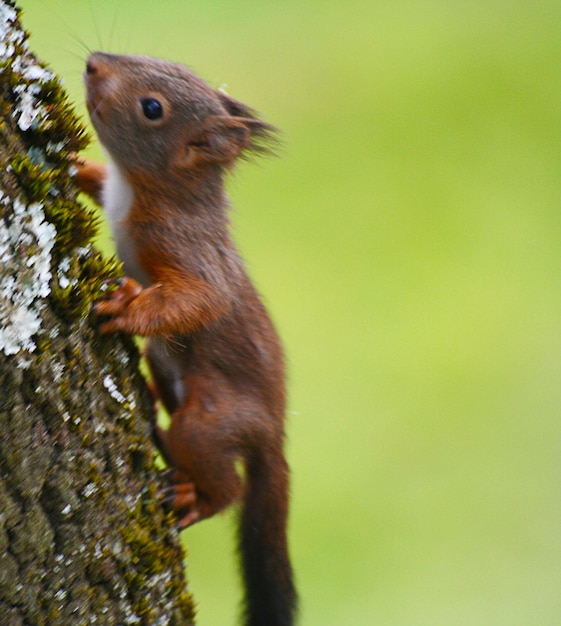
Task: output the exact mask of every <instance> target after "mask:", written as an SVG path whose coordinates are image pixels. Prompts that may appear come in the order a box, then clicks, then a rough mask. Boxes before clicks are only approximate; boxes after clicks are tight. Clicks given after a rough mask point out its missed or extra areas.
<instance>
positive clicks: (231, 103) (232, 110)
mask: <svg viewBox="0 0 561 626" xmlns="http://www.w3.org/2000/svg"><path fill="white" fill-rule="evenodd" d="M216 94H217V95H218V97H219V99H220V101H221V103H222V106H223V107H224V108H225V109H226V111H228V113H229V114H230V115H231V116H232V117H238V118H242V119H243V120H244V122H245V123H246V125H247V127H248V128H249V130H250V133H251V144H250V145H249V146H248V147H247V148H246V149H245V150H244V152H243V153H242V157H247V156H249V155H250V154H258V155H276V153H277V150H278V147H279V139H278V130H277V129H276V128H275V127H274V126H271V125H270V124H267V123H266V122H263V121H262V120H260V119H259V116H258V114H257V112H256V111H255V110H254V109H252V108H251V107H249V106H247V104H244V103H243V102H240V101H239V100H235V99H234V98H232V97H230V96H229V95H228V94H226V93H224V92H223V91H219V90H217V91H216Z"/></svg>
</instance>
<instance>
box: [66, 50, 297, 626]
mask: <svg viewBox="0 0 561 626" xmlns="http://www.w3.org/2000/svg"><path fill="white" fill-rule="evenodd" d="M84 81H85V85H86V92H87V108H88V112H89V114H90V118H91V121H92V124H93V126H94V128H95V130H96V132H97V135H98V137H99V140H100V142H101V144H102V145H103V147H104V148H105V151H106V153H107V157H108V165H107V167H104V166H102V165H98V164H94V163H90V162H88V161H79V162H78V172H77V174H76V179H77V183H78V185H79V186H80V187H81V188H82V190H83V191H85V192H86V193H88V194H89V195H90V196H92V197H93V198H94V199H95V200H96V201H97V202H99V203H101V204H102V205H103V206H104V209H105V212H106V214H107V217H108V220H109V222H110V225H111V227H112V231H113V235H114V238H115V241H116V244H117V252H118V256H119V257H120V259H121V260H122V261H123V264H124V270H125V274H126V278H124V279H123V280H122V281H121V283H120V285H119V287H118V288H117V289H116V290H115V291H113V292H112V293H111V294H110V295H108V296H107V297H106V299H104V300H101V301H100V302H98V303H97V304H96V305H95V311H96V313H97V314H98V315H100V316H103V320H104V321H103V323H102V325H101V331H102V332H103V333H110V332H114V331H123V332H125V333H130V334H134V335H142V336H144V337H148V338H149V339H148V343H147V359H148V363H149V366H150V370H151V374H152V377H153V381H154V384H155V387H156V392H157V395H158V397H159V399H160V401H161V402H162V403H163V405H164V407H165V408H166V409H167V411H168V412H169V414H170V416H171V424H170V426H169V429H168V430H162V429H160V428H158V427H156V440H157V443H158V445H159V447H160V450H161V452H162V455H163V457H164V459H165V460H166V462H167V463H168V465H169V466H170V468H172V470H173V474H172V484H171V487H170V490H171V496H172V497H171V500H172V506H173V508H174V510H175V511H177V514H178V520H179V521H178V524H179V527H180V528H186V527H187V526H190V525H191V524H193V523H195V522H197V521H199V520H202V519H205V518H208V517H211V516H212V515H214V514H216V513H218V512H220V511H222V510H223V509H225V508H226V507H228V506H229V505H231V504H233V503H235V502H236V501H238V500H241V503H242V507H241V509H242V510H241V520H240V530H239V547H240V553H241V560H242V571H243V577H244V582H245V611H244V615H245V624H246V625H247V626H290V625H291V624H293V623H294V619H295V612H296V591H295V587H294V583H293V575H292V568H291V565H290V559H289V554H288V547H287V528H286V527H287V515H288V499H289V472H288V466H287V463H286V460H285V456H284V453H283V443H284V438H285V434H284V417H285V383H284V362H283V354H282V349H281V345H280V342H279V339H278V336H277V333H276V331H275V329H274V326H273V324H272V322H271V320H270V318H269V316H268V314H267V312H266V310H265V308H264V306H263V304H262V303H261V300H260V298H259V296H258V294H257V292H256V290H255V288H254V286H253V285H252V283H251V281H250V279H249V277H248V275H247V273H246V271H245V269H244V266H243V263H242V261H241V260H240V257H239V255H238V253H237V251H236V248H235V246H234V244H233V242H232V239H231V236H230V233H229V221H228V216H227V208H228V202H227V198H226V196H225V193H224V177H225V174H226V172H227V171H228V169H229V168H231V166H232V165H233V164H234V162H235V161H236V160H237V159H238V158H239V157H243V156H244V155H246V154H249V153H251V152H255V151H257V152H259V151H264V150H266V145H267V140H268V139H270V138H271V137H272V136H273V133H274V129H273V128H272V127H271V126H269V125H268V124H266V123H265V122H263V121H261V120H259V119H258V118H257V116H256V114H255V112H254V111H253V110H252V109H250V108H249V107H247V106H246V105H244V104H242V103H240V102H238V101H236V100H234V99H233V98H230V97H229V96H228V95H226V94H224V93H222V92H221V91H218V90H215V89H212V88H211V87H209V86H208V85H207V84H206V83H205V82H204V81H203V80H201V79H200V78H198V77H197V76H195V75H194V74H193V73H192V72H191V71H190V70H188V69H187V68H186V67H183V66H181V65H177V64H174V63H169V62H167V61H161V60H157V59H152V58H148V57H137V56H121V55H112V54H105V53H101V52H96V53H93V54H92V55H90V57H89V58H88V60H87V65H86V71H85V73H84ZM239 461H241V465H242V468H243V471H242V472H241V474H243V478H242V476H241V475H240V473H239V472H238V469H237V466H238V462H239Z"/></svg>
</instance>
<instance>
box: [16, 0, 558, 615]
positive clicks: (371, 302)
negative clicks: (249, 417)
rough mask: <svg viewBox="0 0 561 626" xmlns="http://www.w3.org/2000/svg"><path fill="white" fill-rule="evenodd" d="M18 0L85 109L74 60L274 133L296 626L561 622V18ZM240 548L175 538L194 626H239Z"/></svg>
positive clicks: (243, 203)
mask: <svg viewBox="0 0 561 626" xmlns="http://www.w3.org/2000/svg"><path fill="white" fill-rule="evenodd" d="M21 5H22V6H23V8H24V10H25V17H24V23H25V25H26V26H27V28H28V30H30V31H31V33H32V40H31V42H32V47H33V48H34V49H35V50H36V51H37V52H38V53H39V54H40V55H41V56H42V57H43V59H45V60H47V61H49V62H50V63H51V64H52V66H53V67H54V68H55V70H56V71H57V72H58V73H59V74H60V75H62V76H63V77H64V80H65V83H66V85H67V87H68V90H69V92H70V94H71V97H72V98H73V99H74V100H75V102H76V104H77V107H78V109H79V111H80V112H81V113H84V106H83V103H84V96H83V93H82V86H81V77H80V75H81V72H82V68H83V65H84V59H85V56H86V49H85V47H84V45H83V44H81V43H80V41H81V42H83V43H84V44H85V46H87V47H89V48H90V49H98V48H103V49H105V50H109V51H113V52H122V53H143V54H148V55H152V56H160V57H164V58H168V59H171V60H176V61H180V62H183V63H186V64H188V65H190V66H191V67H192V68H193V69H194V70H196V71H197V72H198V73H199V74H201V75H202V76H203V77H204V78H206V80H207V81H208V82H210V84H212V85H213V86H215V87H218V86H220V85H223V84H227V85H228V91H229V93H230V94H231V95H233V96H234V97H236V98H238V99H240V100H243V101H246V102H248V103H250V104H251V105H252V106H254V107H256V108H257V109H258V110H260V111H261V112H262V114H263V116H264V117H265V118H266V119H267V120H268V121H270V122H272V123H274V124H276V125H277V126H278V127H280V128H281V129H282V130H283V133H284V141H285V148H284V151H283V154H282V158H281V159H276V160H269V161H262V162H260V163H259V164H258V165H255V164H244V165H242V166H241V167H240V168H239V170H238V171H237V174H236V175H235V176H234V177H233V178H232V180H231V181H230V191H231V197H232V200H233V203H234V206H235V208H236V212H235V216H234V221H235V231H236V238H237V241H238V243H239V245H240V247H241V250H242V253H243V255H244V256H245V258H246V259H247V260H248V264H249V267H250V271H251V273H252V275H253V277H254V278H255V281H256V283H257V285H258V286H259V288H260V290H261V292H262V293H263V294H264V297H265V299H266V301H267V302H268V303H269V306H270V309H271V311H272V314H273V316H274V318H275V320H276V322H277V323H278V326H279V328H280V331H281V333H282V335H283V337H284V340H285V343H286V348H287V353H288V357H289V365H290V397H291V413H290V416H289V418H290V421H289V427H288V430H289V445H288V453H289V457H290V461H291V464H292V469H293V507H292V517H291V543H292V553H293V557H294V564H295V568H296V571H297V576H298V584H299V588H300V593H301V600H302V601H301V603H302V619H301V623H302V625H303V626H320V625H321V626H335V625H340V624H352V625H353V626H371V625H378V624H379V625H383V626H474V625H479V624H482V625H484V626H495V625H496V626H517V625H519V626H557V625H558V624H560V623H561V593H560V591H561V499H560V491H561V484H560V482H561V481H560V477H561V454H560V446H561V419H560V413H561V141H560V139H561V36H560V32H561V3H559V1H558V0H551V1H547V0H544V1H542V0H537V1H535V2H522V1H519V0H508V1H506V0H486V1H485V2H483V1H475V2H469V3H468V2H460V1H455V0H448V1H445V0H440V1H438V0H434V1H426V2H425V1H423V0H417V1H415V0H396V1H393V2H390V1H389V0H385V1H384V0H347V1H346V2H331V1H330V0H327V1H325V0H298V1H295V0H287V1H285V2H272V1H271V2H250V1H249V0H204V1H203V0H192V1H189V2H185V1H179V0H177V1H166V0H161V1H158V2H155V1H154V0H152V1H150V2H149V1H146V0H144V1H140V0H135V1H132V0H130V1H121V2H114V1H109V0H79V1H77V0H50V1H49V2H47V1H41V0H21ZM89 156H90V157H92V158H100V152H99V149H98V147H97V146H96V145H93V146H92V148H91V150H90V152H89ZM103 245H105V246H107V244H106V243H105V244H103ZM232 531H233V515H226V516H225V517H221V518H220V519H213V520H211V521H208V522H205V523H204V524H201V525H200V526H196V527H194V528H192V529H189V530H188V531H186V532H185V533H184V535H183V538H184V541H185V542H186V544H187V545H188V549H189V557H188V575H189V579H190V581H191V585H192V589H193V591H194V593H195V595H196V599H197V601H198V603H199V625H200V626H217V625H220V626H222V625H225V626H227V625H229V624H234V623H235V615H236V613H237V602H238V598H239V593H240V590H239V584H238V582H237V579H236V565H235V560H234V556H233V545H234V544H233V532H232Z"/></svg>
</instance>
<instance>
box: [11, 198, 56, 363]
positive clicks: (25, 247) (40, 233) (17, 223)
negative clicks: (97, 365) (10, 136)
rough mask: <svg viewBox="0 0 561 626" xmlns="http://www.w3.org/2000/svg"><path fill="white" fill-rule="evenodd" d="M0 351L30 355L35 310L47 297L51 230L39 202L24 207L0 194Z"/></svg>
mask: <svg viewBox="0 0 561 626" xmlns="http://www.w3.org/2000/svg"><path fill="white" fill-rule="evenodd" d="M0 206H2V207H3V208H4V209H7V210H5V211H3V213H4V216H3V219H0V263H1V264H2V266H3V270H2V274H1V276H0V351H1V352H3V353H4V354H6V355H8V356H9V355H13V354H17V353H19V352H22V351H26V352H33V351H35V349H36V347H37V346H36V343H35V341H34V339H33V337H34V336H35V335H36V334H37V333H38V332H39V330H40V328H41V311H42V309H43V308H44V307H45V303H46V299H47V297H48V296H49V294H50V291H51V289H50V281H51V277H52V274H51V261H52V256H51V252H52V249H53V246H54V244H55V238H56V229H55V227H54V226H53V224H50V223H49V222H47V220H46V217H45V212H44V209H43V207H42V206H41V204H40V203H38V202H34V203H30V204H25V203H24V202H23V201H22V199H21V198H18V197H16V198H10V197H9V196H7V195H6V194H4V193H3V192H2V191H1V190H0Z"/></svg>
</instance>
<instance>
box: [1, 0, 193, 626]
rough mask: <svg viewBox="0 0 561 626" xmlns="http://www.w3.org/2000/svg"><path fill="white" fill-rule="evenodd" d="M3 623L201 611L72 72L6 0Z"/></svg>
mask: <svg viewBox="0 0 561 626" xmlns="http://www.w3.org/2000/svg"><path fill="white" fill-rule="evenodd" d="M0 107H1V118H0V160H1V164H2V168H1V172H0V389H1V394H2V395H1V399H0V623H2V624H7V625H9V626H12V625H13V626H17V625H19V624H45V625H47V624H48V625H49V626H52V625H65V626H69V625H72V626H74V625H80V624H107V625H119V626H120V625H122V624H146V625H155V624H162V625H163V624H169V625H184V624H192V605H191V599H190V596H189V594H188V592H187V591H186V587H185V581H184V574H183V562H182V561H183V559H182V556H183V555H182V552H181V548H180V545H179V542H178V537H177V532H176V531H175V530H174V528H173V519H172V518H171V515H169V514H166V512H165V511H163V509H162V507H161V505H160V502H159V498H158V489H159V487H160V485H159V482H158V472H157V470H156V468H155V465H154V460H155V453H154V450H153V447H152V443H151V438H150V432H151V426H150V424H151V420H152V419H153V418H154V416H153V414H152V407H151V403H150V401H149V399H148V396H147V393H146V390H145V385H144V382H143V379H142V377H141V376H140V374H139V372H138V361H139V358H138V355H137V352H136V349H135V346H134V343H133V341H132V340H131V339H130V338H126V337H123V336H119V335H111V336H101V335H100V334H99V332H98V323H97V320H96V319H95V316H93V315H91V313H90V311H91V307H92V302H94V301H95V300H96V299H99V298H100V297H101V296H102V292H103V286H104V284H105V281H107V280H108V279H110V278H114V277H115V276H116V275H117V270H118V265H117V264H116V263H115V262H114V261H107V260H104V259H103V258H102V257H101V256H100V254H99V253H98V252H96V250H95V249H94V248H93V247H92V245H91V238H92V236H93V235H94V233H95V218H94V217H93V216H92V215H91V214H90V213H89V212H88V211H87V210H86V209H85V208H84V207H82V206H80V204H78V203H77V201H76V190H75V188H74V186H73V183H72V178H71V176H70V169H71V160H72V156H71V155H72V153H74V152H77V151H79V150H80V149H82V148H83V147H84V145H85V143H86V141H87V140H86V137H85V133H84V130H83V129H82V128H81V126H80V125H79V123H78V121H77V119H76V117H75V115H74V113H73V111H72V109H71V107H70V106H69V104H68V102H67V100H66V96H65V94H64V92H63V90H62V88H61V85H60V83H59V81H58V79H57V78H56V77H55V76H54V75H53V74H52V73H51V72H50V71H49V70H47V69H45V68H44V67H43V65H42V64H41V63H40V62H38V61H37V59H36V58H35V57H34V55H33V54H32V53H31V52H30V51H29V49H28V45H27V37H26V34H25V33H24V32H23V30H22V28H21V26H20V24H19V11H18V10H17V9H16V8H15V7H14V5H13V3H11V2H9V1H7V0H0Z"/></svg>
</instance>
